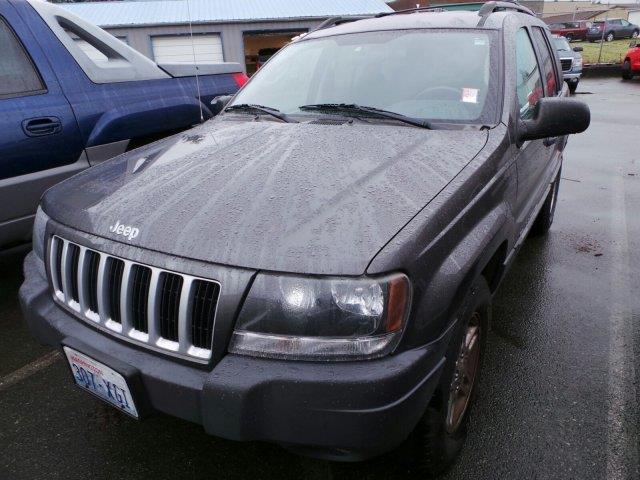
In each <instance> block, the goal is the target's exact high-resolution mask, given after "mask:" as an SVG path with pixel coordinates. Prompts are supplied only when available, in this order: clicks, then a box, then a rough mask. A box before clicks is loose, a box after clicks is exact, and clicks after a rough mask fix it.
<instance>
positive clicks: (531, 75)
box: [516, 28, 544, 119]
mask: <svg viewBox="0 0 640 480" xmlns="http://www.w3.org/2000/svg"><path fill="white" fill-rule="evenodd" d="M516 92H517V94H518V106H519V108H520V118H523V119H527V118H531V117H532V116H533V111H534V108H535V106H536V104H537V103H538V100H539V99H540V97H542V96H544V91H543V90H542V79H541V78H540V70H539V68H538V61H537V60H536V54H535V51H534V49H533V45H532V43H531V39H530V38H529V34H528V33H527V30H526V29H525V28H521V29H520V30H519V31H518V35H517V40H516Z"/></svg>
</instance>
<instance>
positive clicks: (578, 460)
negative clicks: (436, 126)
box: [0, 78, 640, 480]
mask: <svg viewBox="0 0 640 480" xmlns="http://www.w3.org/2000/svg"><path fill="white" fill-rule="evenodd" d="M578 90H579V94H578V98H580V99H581V100H584V101H586V102H587V103H588V104H589V105H590V106H591V111H592V116H593V120H592V125H591V127H590V129H589V130H588V132H587V133H585V134H582V135H579V136H576V137H574V138H572V139H571V140H570V143H569V146H568V147H567V151H566V153H565V162H564V168H563V172H562V176H563V178H564V181H563V182H562V184H561V187H560V196H559V202H558V207H557V212H556V219H555V223H554V225H553V227H552V229H551V232H550V233H549V235H548V236H547V237H546V238H544V239H530V240H528V241H527V242H526V244H525V246H524V247H523V249H522V251H521V252H520V254H519V255H518V258H517V260H516V262H515V264H514V266H513V268H512V270H511V271H510V272H509V274H508V276H507V278H506V279H505V281H504V283H503V285H502V286H501V288H500V290H499V292H498V294H497V296H496V298H495V302H494V323H493V331H492V333H491V334H490V337H489V344H488V351H487V355H486V358H485V370H484V372H483V379H482V384H481V388H480V391H479V398H478V403H477V404H476V408H475V410H474V412H473V414H472V418H471V425H470V426H471V431H470V434H469V438H468V441H467V443H466V445H465V447H464V450H463V452H462V454H461V456H460V458H459V460H458V462H457V463H456V464H455V465H454V466H453V468H452V469H451V471H450V472H449V473H448V474H447V475H446V476H445V477H444V478H450V479H459V478H479V479H484V478H486V479H495V478H589V479H598V478H602V479H604V478H607V479H631V478H640V472H639V471H638V457H639V449H640V447H639V444H640V441H639V437H638V432H639V417H638V392H639V390H640V386H639V384H638V377H639V375H640V374H639V372H640V341H639V340H640V327H639V321H640V275H639V274H638V272H639V271H640V248H639V247H640V213H638V211H639V210H640V145H639V144H638V138H639V135H640V134H639V132H640V81H635V82H626V83H623V82H621V81H620V80H618V79H606V78H605V79H585V80H583V82H582V83H581V84H580V87H579V89H578ZM20 277H21V273H20V263H19V261H18V260H17V259H13V260H11V259H10V260H5V261H4V262H3V263H2V264H0V329H1V331H2V335H0V412H2V414H1V415H0V479H2V480H4V479H12V480H13V479H33V478H65V479H86V478H92V479H94V480H99V479H111V478H118V479H122V480H124V479H164V478H190V479H200V478H208V479H210V478H224V479H227V478H264V479H270V478H273V479H276V478H277V479H288V478H309V479H347V478H358V479H359V480H361V479H378V478H411V476H412V472H410V471H408V470H406V469H405V468H403V467H400V466H397V465H394V464H393V462H391V461H390V459H389V458H385V459H382V460H377V461H371V462H366V463H362V464H332V463H328V462H323V461H318V460H312V459H307V458H302V457H298V456H296V455H293V454H290V453H288V452H286V451H284V450H282V449H280V448H279V447H277V446H273V445H265V444H259V443H235V442H230V441H226V440H221V439H217V438H212V437H208V436H206V435H205V434H204V433H203V431H202V429H201V428H200V427H199V426H197V425H192V424H189V423H187V422H184V421H181V420H177V419H174V418H170V417H167V416H156V417H153V418H151V419H148V420H146V421H144V422H136V421H134V420H131V419H129V418H128V417H125V416H124V415H122V414H120V413H119V412H117V411H115V410H113V409H111V408H110V407H107V406H104V405H103V404H101V403H99V402H98V401H97V400H94V399H93V398H92V397H90V396H88V395H87V394H85V393H83V392H81V391H79V390H77V389H76V388H74V387H73V386H72V385H71V384H70V378H69V374H68V371H67V369H66V366H65V365H64V364H63V362H62V360H61V359H60V358H58V359H54V360H53V361H51V357H50V356H47V354H48V352H50V351H51V350H50V349H48V348H45V347H42V346H40V345H38V344H36V343H35V342H33V341H32V340H31V338H30V337H29V334H28V332H27V331H26V328H25V326H24V324H23V321H22V319H21V315H20V312H19V307H18V303H17V299H16V293H17V289H18V286H19V284H20V281H21V278H20ZM33 362H35V363H33Z"/></svg>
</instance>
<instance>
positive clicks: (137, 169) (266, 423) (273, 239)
mask: <svg viewBox="0 0 640 480" xmlns="http://www.w3.org/2000/svg"><path fill="white" fill-rule="evenodd" d="M566 95H567V90H566V87H564V86H563V82H562V71H561V68H560V65H559V62H558V59H557V57H556V54H555V49H554V48H553V44H552V41H551V37H550V34H549V31H548V29H547V27H546V26H545V24H544V23H542V22H541V21H540V20H538V19H536V18H535V16H533V15H531V14H530V12H529V11H528V10H527V9H525V8H523V7H520V6H518V5H515V4H510V3H496V2H492V3H488V4H485V6H483V7H482V9H481V10H480V11H463V12H442V11H428V10H415V11H411V12H404V13H391V14H385V15H380V16H378V17H376V18H368V19H361V20H358V21H344V20H340V19H333V20H332V21H330V22H327V23H326V24H325V25H324V26H323V27H322V28H319V29H318V30H316V31H314V32H312V33H309V34H308V35H306V36H304V37H302V38H299V39H297V40H296V41H294V42H292V43H291V44H290V45H288V46H287V47H285V48H283V49H282V50H281V51H280V52H278V53H277V54H276V55H275V56H274V57H273V58H271V59H270V60H269V61H268V62H267V63H266V64H265V66H264V67H263V68H261V69H260V70H259V71H258V73H257V74H256V75H255V76H254V77H253V78H252V79H251V81H250V82H249V83H248V84H247V85H246V86H245V87H244V88H243V89H242V90H241V91H240V92H239V93H238V94H237V95H236V96H235V97H234V98H233V99H232V100H231V102H230V103H228V104H226V107H225V109H224V112H222V113H221V114H220V115H218V116H217V117H216V118H215V119H213V120H211V121H208V122H206V123H205V124H203V125H201V126H199V127H197V128H195V129H193V130H190V131H188V132H186V133H183V134H180V135H177V136H174V137H172V138H168V139H165V140H162V141H160V142H157V143H155V144H152V145H149V146H146V147H142V148H140V149H138V150H134V151H131V152H129V153H126V154H124V155H122V156H120V157H116V158H115V159H113V160H111V161H108V162H106V163H104V164H102V165H99V166H97V167H94V168H92V169H90V170H89V171H86V172H83V173H81V174H79V175H77V176H75V177H73V178H71V179H69V180H67V181H65V182H63V183H62V184H60V185H58V186H56V187H54V188H52V189H51V190H49V191H48V192H47V193H46V194H45V195H44V197H43V199H42V203H41V207H40V209H39V211H38V215H37V221H36V226H35V231H34V243H33V252H32V253H31V254H29V256H28V257H27V259H26V262H25V278H26V279H25V283H24V285H23V286H22V288H21V291H20V296H21V301H22V307H23V310H24V313H25V317H26V319H27V321H28V323H29V326H30V328H31V331H32V332H33V334H34V335H35V337H36V338H38V339H39V340H40V341H42V342H43V343H46V344H49V345H53V346H56V347H58V348H61V350H62V351H64V354H65V358H66V360H67V361H68V363H69V366H70V371H71V373H72V378H73V381H75V382H76V383H77V384H78V385H79V386H80V387H82V388H83V389H85V390H88V391H90V392H91V393H92V394H94V395H96V396H98V397H100V398H101V399H103V400H105V401H107V402H110V403H111V404H113V405H115V406H116V407H118V408H119V409H121V410H122V411H124V412H126V413H128V414H129V415H131V416H134V417H143V416H145V415H147V414H150V413H152V412H165V413H168V414H171V415H175V416H177V417H180V418H183V419H186V420H189V421H192V422H197V423H199V424H202V425H203V426H204V428H205V430H206V431H207V432H209V433H211V434H213V435H218V436H221V437H225V438H229V439H234V440H262V441H269V442H275V443H278V444H281V445H284V446H286V447H288V448H291V449H295V450H297V451H299V452H303V453H305V454H309V455H316V456H323V457H325V458H334V459H361V458H367V457H371V456H374V455H378V454H381V453H384V452H387V451H390V450H392V449H394V448H396V447H398V446H400V445H403V448H402V451H403V452H405V453H406V452H411V454H412V455H413V460H415V461H416V462H418V464H419V465H420V466H421V467H424V468H427V469H430V470H431V471H437V470H441V469H443V468H444V467H445V466H446V465H447V464H448V463H450V461H451V460H452V459H453V457H454V456H455V454H456V453H457V451H458V450H459V449H460V447H461V445H462V442H463V440H464V437H465V430H466V423H467V417H468V414H469V410H470V407H471V404H472V401H473V395H474V392H475V390H476V385H477V383H478V379H479V373H480V366H481V363H482V351H483V348H484V345H485V341H486V335H487V330H488V328H489V321H490V316H491V298H492V295H493V293H494V292H495V291H496V288H497V287H498V284H499V282H500V280H501V278H502V277H503V275H504V273H505V271H506V269H507V268H508V267H509V265H510V263H511V262H512V261H513V260H514V258H515V256H516V255H515V254H516V252H517V251H518V249H519V247H520V246H521V245H522V243H523V242H524V240H525V238H526V237H527V234H528V233H529V232H530V231H532V232H534V233H536V234H542V233H544V232H545V231H546V230H547V229H549V227H550V225H551V222H552V220H553V214H554V210H555V205H556V196H557V193H558V185H559V182H560V168H561V165H562V151H563V148H564V146H565V143H566V135H568V134H571V133H577V132H581V131H584V130H585V129H586V128H587V126H588V124H589V110H588V109H587V107H586V106H585V105H584V104H582V103H580V102H578V101H575V100H572V99H569V98H565V96H566Z"/></svg>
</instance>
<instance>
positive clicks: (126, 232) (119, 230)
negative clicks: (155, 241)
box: [109, 220, 140, 240]
mask: <svg viewBox="0 0 640 480" xmlns="http://www.w3.org/2000/svg"><path fill="white" fill-rule="evenodd" d="M109 231H110V232H112V233H115V234H116V235H122V236H123V237H126V238H127V240H133V239H134V238H136V237H137V236H138V234H139V233H140V230H138V229H137V228H135V227H132V226H130V225H123V224H121V223H120V220H118V221H117V222H116V224H115V225H111V226H110V227H109Z"/></svg>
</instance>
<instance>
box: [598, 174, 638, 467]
mask: <svg viewBox="0 0 640 480" xmlns="http://www.w3.org/2000/svg"><path fill="white" fill-rule="evenodd" d="M614 175H615V178H614V181H613V192H612V193H613V198H612V203H613V205H612V209H611V211H612V216H611V230H612V232H613V233H614V238H616V239H618V241H615V242H613V246H612V253H613V259H612V262H613V263H612V267H613V268H612V274H613V278H612V279H611V288H612V292H611V316H610V325H611V335H610V350H609V398H608V399H607V400H608V401H607V404H608V411H607V420H608V438H607V474H606V478H608V479H626V478H633V476H634V472H637V469H638V450H637V444H636V443H635V441H634V439H637V433H638V432H636V431H635V428H636V427H635V426H634V419H636V418H637V416H636V415H637V412H636V411H635V409H636V404H635V402H636V398H637V396H636V392H635V391H634V390H635V384H634V379H635V368H634V364H633V361H634V354H633V343H634V342H633V328H632V317H631V308H630V305H629V301H630V298H631V297H630V294H631V288H630V280H631V277H630V275H629V274H630V272H629V261H630V259H629V238H628V235H629V232H628V230H627V217H626V204H625V184H624V181H625V175H624V172H623V171H622V170H621V169H617V170H616V172H615V174H614ZM636 441H637V440H636Z"/></svg>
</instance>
